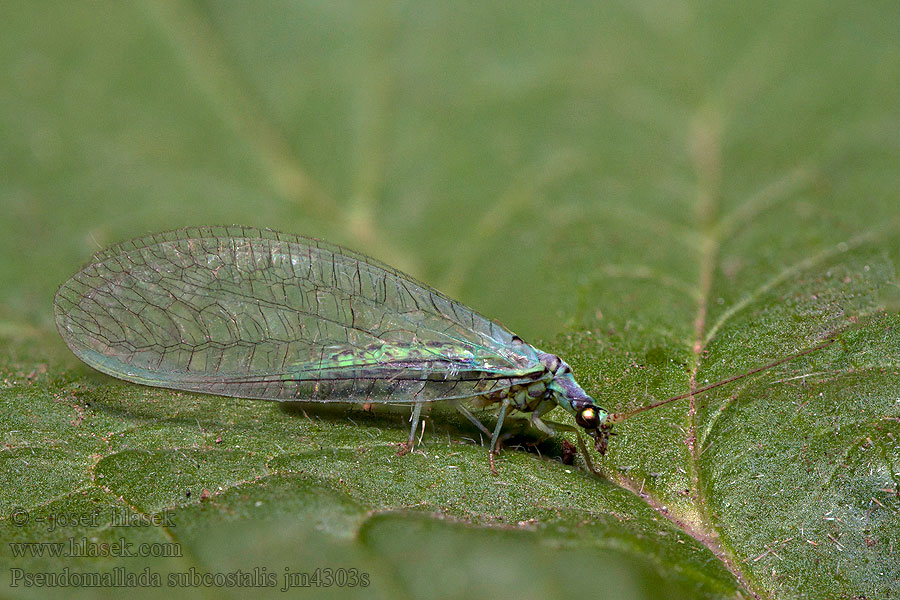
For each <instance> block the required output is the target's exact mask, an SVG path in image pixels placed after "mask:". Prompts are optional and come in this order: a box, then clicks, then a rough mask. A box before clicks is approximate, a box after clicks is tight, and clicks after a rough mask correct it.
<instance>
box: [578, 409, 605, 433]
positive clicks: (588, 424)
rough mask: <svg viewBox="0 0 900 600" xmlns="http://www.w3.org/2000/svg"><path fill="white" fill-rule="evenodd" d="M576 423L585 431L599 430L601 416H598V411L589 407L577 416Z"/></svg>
mask: <svg viewBox="0 0 900 600" xmlns="http://www.w3.org/2000/svg"><path fill="white" fill-rule="evenodd" d="M575 422H576V423H578V424H579V425H580V426H581V427H584V428H585V429H597V428H598V427H600V415H598V414H597V409H595V408H594V407H592V406H588V407H587V408H585V409H583V410H582V411H581V412H580V413H578V415H576V417H575Z"/></svg>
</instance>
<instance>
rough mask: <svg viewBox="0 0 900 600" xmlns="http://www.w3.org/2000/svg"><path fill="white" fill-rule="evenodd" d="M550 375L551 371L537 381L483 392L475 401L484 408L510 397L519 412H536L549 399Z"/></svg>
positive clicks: (511, 403) (475, 403)
mask: <svg viewBox="0 0 900 600" xmlns="http://www.w3.org/2000/svg"><path fill="white" fill-rule="evenodd" d="M549 376H550V374H549V373H545V375H544V376H543V377H541V378H540V379H537V380H536V381H531V382H529V383H520V384H516V385H511V386H509V387H504V388H502V389H498V390H496V391H494V392H489V393H486V394H482V395H481V396H479V397H478V398H476V399H475V400H474V402H473V403H474V405H475V406H476V407H478V408H484V407H486V406H490V405H491V404H496V403H499V402H503V401H504V400H506V399H507V398H508V399H509V401H510V406H511V407H512V408H514V409H516V410H518V411H519V412H534V411H535V410H536V409H537V407H538V406H539V405H540V404H541V403H542V402H544V401H545V400H546V399H547V381H546V379H547V377H549Z"/></svg>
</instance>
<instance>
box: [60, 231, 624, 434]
mask: <svg viewBox="0 0 900 600" xmlns="http://www.w3.org/2000/svg"><path fill="white" fill-rule="evenodd" d="M55 313H56V321H57V325H58V328H59V331H60V334H61V335H62V337H63V339H64V340H65V341H66V343H67V344H68V345H69V347H70V348H71V349H72V351H73V352H74V353H75V354H76V355H77V356H79V357H80V358H81V359H82V360H84V361H85V362H86V363H88V364H89V365H91V366H93V367H94V368H96V369H98V370H100V371H103V372H104V373H108V374H110V375H113V376H115V377H119V378H122V379H125V380H128V381H133V382H136V383H141V384H145V385H152V386H160V387H167V388H174V389H181V390H188V391H194V392H203V393H210V394H218V395H224V396H237V397H245V398H259V399H265V400H305V401H318V402H335V401H338V402H370V403H371V402H386V403H409V404H412V405H413V406H414V414H413V419H412V420H413V428H412V431H413V432H414V431H415V427H416V424H417V423H418V420H419V414H420V411H421V408H422V405H423V404H426V403H430V402H449V403H452V404H453V405H454V406H456V407H457V408H458V409H459V410H460V412H462V413H463V414H465V415H466V416H467V417H468V418H470V419H471V420H472V421H473V423H475V424H476V425H477V426H478V427H479V428H481V429H482V430H484V431H487V429H486V428H485V427H484V426H483V425H481V423H479V422H478V421H477V420H476V419H475V418H474V417H473V416H472V415H471V413H469V412H468V410H466V409H465V407H464V406H463V404H462V403H461V401H462V400H466V399H473V401H474V403H475V404H476V405H478V406H489V405H499V413H498V414H499V417H498V424H497V426H496V427H495V429H494V431H493V433H492V450H494V449H496V446H497V443H498V440H499V434H500V427H501V426H502V423H503V419H504V417H505V415H506V413H507V411H508V410H514V411H519V412H524V413H530V414H531V419H532V422H533V423H534V424H535V425H536V426H537V427H539V428H541V429H542V430H543V431H546V432H552V431H553V429H551V428H550V427H549V426H548V425H547V424H545V423H543V422H542V421H541V416H542V415H543V414H545V413H546V412H547V411H549V410H551V409H552V408H554V407H556V406H561V407H563V408H564V409H565V410H566V411H567V412H569V413H570V414H572V415H574V416H575V419H576V422H577V423H578V424H579V426H580V427H581V428H583V429H584V430H586V431H587V432H588V433H589V434H590V435H592V436H593V437H594V438H595V439H596V441H597V444H596V446H597V448H598V450H602V449H603V448H605V439H606V438H605V436H606V434H605V427H604V425H605V422H606V418H607V416H608V415H607V413H606V411H604V410H603V409H601V408H599V407H597V406H596V405H595V403H594V402H593V400H592V399H591V398H590V397H589V396H588V395H587V394H586V393H585V392H584V390H583V389H582V388H581V387H580V386H579V385H578V384H577V383H576V382H575V379H574V378H573V376H572V373H571V369H569V366H568V365H567V364H566V363H565V362H563V361H562V360H561V359H560V358H559V357H557V356H555V355H552V354H548V353H545V352H542V351H541V350H538V349H537V348H534V347H533V346H531V345H529V344H527V343H525V342H524V341H522V340H521V339H520V338H519V337H518V336H516V335H514V334H513V333H511V332H509V331H508V330H506V329H505V328H504V327H502V326H500V325H498V324H497V323H495V322H494V321H491V320H490V319H487V318H485V317H483V316H482V315H480V314H478V313H477V312H475V311H473V310H472V309H470V308H467V307H465V306H463V305H462V304H459V303H458V302H455V301H454V300H452V299H450V298H448V297H446V296H444V295H443V294H441V293H440V292H438V291H436V290H434V289H432V288H430V287H428V286H427V285H425V284H423V283H420V282H418V281H416V280H414V279H412V278H411V277H409V276H407V275H404V274H403V273H400V272H399V271H396V270H394V269H392V268H391V267H389V266H387V265H384V264H382V263H379V262H378V261H375V260H373V259H371V258H369V257H366V256H364V255H362V254H359V253H356V252H353V251H350V250H347V249H345V248H341V247H339V246H334V245H331V244H328V243H325V242H322V241H319V240H314V239H310V238H304V237H301V236H295V235H288V234H282V233H278V232H274V231H269V230H259V229H253V228H246V227H199V228H188V229H182V230H177V231H170V232H164V233H159V234H154V235H151V236H147V237H144V238H139V239H135V240H132V241H129V242H126V243H124V244H120V245H118V246H114V247H112V248H108V249H106V250H103V251H101V252H100V253H98V254H97V255H96V256H95V257H94V259H93V260H92V261H91V263H90V264H88V265H87V266H86V267H84V268H83V269H82V270H81V271H79V272H78V273H76V274H75V275H74V276H73V277H72V278H71V279H69V280H68V281H67V282H66V283H64V284H63V285H62V286H61V287H60V289H59V291H58V292H57V295H56V300H55ZM412 438H413V435H412V433H411V434H410V444H411V442H412Z"/></svg>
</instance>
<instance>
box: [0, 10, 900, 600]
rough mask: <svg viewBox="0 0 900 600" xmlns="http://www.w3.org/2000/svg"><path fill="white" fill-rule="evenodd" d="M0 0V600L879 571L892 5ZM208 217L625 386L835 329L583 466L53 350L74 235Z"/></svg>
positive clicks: (673, 383)
mask: <svg viewBox="0 0 900 600" xmlns="http://www.w3.org/2000/svg"><path fill="white" fill-rule="evenodd" d="M0 15H2V18H0V31H2V35H0V40H2V42H0V65H2V67H3V69H2V73H3V77H4V79H3V83H4V85H3V86H0V99H2V102H0V128H2V130H3V131H4V133H5V135H4V142H5V143H4V144H2V145H0V165H3V176H2V177H0V222H2V223H3V224H4V225H5V227H4V228H3V235H0V253H2V254H0V258H2V260H0V281H2V282H3V284H4V285H3V286H0V340H2V346H0V347H2V348H3V351H2V352H0V442H2V444H3V446H2V448H0V463H2V466H0V539H2V542H3V544H4V545H3V547H0V571H2V574H0V586H2V588H0V589H2V594H3V595H4V596H5V597H11V598H31V597H46V595H47V594H48V593H51V594H56V595H60V596H62V595H64V596H65V597H78V596H84V597H97V596H98V594H99V595H103V594H106V595H107V596H113V595H117V594H118V593H119V590H118V589H117V588H113V587H110V586H108V585H103V586H101V587H100V588H96V587H89V584H90V583H91V580H90V579H85V578H89V577H103V576H108V577H111V578H114V577H123V578H124V577H135V578H139V579H136V580H135V584H136V585H140V587H138V588H137V590H136V591H135V593H136V594H137V595H143V596H146V597H160V596H163V595H167V596H171V595H172V594H179V592H181V591H182V590H184V591H185V592H186V593H189V594H196V593H202V594H205V595H207V596H209V597H215V598H220V597H223V596H233V597H244V596H245V595H246V594H247V593H250V592H252V593H254V594H261V595H263V596H266V595H268V596H277V597H283V596H284V593H283V592H281V591H280V590H281V589H282V587H283V586H284V585H285V582H286V581H287V583H290V584H292V585H294V586H296V587H297V588H298V589H299V590H300V593H303V594H307V595H309V594H313V595H318V596H335V597H345V596H347V595H356V596H360V597H372V596H375V597H381V598H398V597H399V598H405V597H409V598H413V597H423V596H426V595H427V596H429V597H447V598H450V597H472V598H485V597H490V598H503V597H515V598H546V597H552V596H557V595H559V596H561V595H563V594H566V595H572V596H589V597H609V598H673V597H684V598H686V597H690V598H753V597H759V598H823V599H824V598H829V599H830V598H851V597H867V598H891V597H895V596H897V595H898V593H900V566H898V565H900V561H898V560H897V558H896V552H897V551H896V548H900V493H898V490H900V403H898V400H897V391H896V390H897V389H898V387H900V369H898V364H897V358H896V357H897V356H898V355H900V353H898V351H900V335H898V333H897V332H898V331H900V329H898V326H900V318H898V308H900V280H898V274H897V271H896V265H897V264H898V261H900V236H898V233H900V219H898V210H897V207H898V206H900V203H898V195H900V136H898V131H900V110H898V103H897V98H898V97H900V6H898V5H897V4H896V3H894V2H874V3H867V4H866V5H865V6H861V5H859V4H855V3H854V4H851V3H848V2H837V3H835V2H824V1H815V2H813V1H802V0H799V1H793V2H787V3H785V2H781V3H774V2H771V3H755V4H752V5H746V4H734V3H729V4H725V3H653V2H643V3H634V2H632V3H620V4H618V5H615V6H614V5H608V4H600V5H598V4H593V3H568V4H565V5H562V4H559V3H546V4H538V3H524V4H523V3H518V2H509V3H471V4H466V5H463V4H456V3H452V4H451V3H422V2H417V3H408V4H404V3H350V2H345V3H341V2H322V3H296V2H268V3H263V4H260V3H255V4H254V5H253V7H252V8H250V7H249V6H248V5H243V4H226V3H212V2H190V1H187V2H184V1H183V2H177V1H168V0H159V1H156V2H147V3H134V4H125V3H118V2H90V3H88V2H83V3H81V2H67V3H62V4H59V5H57V4H55V3H30V2H29V3H7V5H5V6H4V7H3V8H2V9H0ZM230 223H241V224H247V225H252V226H269V227H273V228H276V229H279V230H283V231H289V232H296V233H303V234H307V235H313V236H316V237H321V238H325V239H328V240H330V241H333V242H336V243H341V244H345V245H348V246H350V247H353V248H354V249H356V250H359V251H362V252H365V253H367V254H371V255H373V256H376V257H377V258H379V259H382V260H384V261H386V262H388V263H390V264H393V265H395V266H397V267H398V268H401V269H403V270H405V271H407V272H409V273H410V274H412V275H413V276H415V277H417V278H420V279H422V280H424V281H426V282H428V283H430V284H432V285H435V286H436V287H438V288H440V289H442V290H443V291H445V292H447V293H449V294H451V295H453V296H455V297H457V298H458V299H459V300H461V301H463V302H464V303H466V304H468V305H470V306H472V307H473V308H474V309H476V310H478V311H480V312H482V313H484V314H486V315H489V316H491V317H493V318H496V319H498V320H499V321H502V322H503V323H504V324H506V325H507V326H508V327H510V328H511V329H512V330H513V331H516V332H517V333H518V334H519V335H521V336H523V337H524V338H525V339H528V340H529V341H531V342H533V343H534V344H535V345H537V346H539V347H541V348H543V349H545V350H549V351H554V352H556V353H559V354H560V355H561V356H563V357H564V358H565V359H566V360H567V361H569V362H570V363H571V364H572V365H573V367H574V369H575V371H576V373H577V376H578V379H579V381H580V382H581V383H582V385H583V386H584V387H585V388H586V389H587V390H588V391H589V392H590V393H591V394H592V395H593V396H594V397H595V398H596V399H597V400H598V401H599V402H600V403H601V404H602V405H604V406H605V407H607V408H608V409H610V410H612V411H617V412H623V411H627V410H630V409H634V408H637V407H639V406H643V405H646V404H649V403H651V402H653V401H656V400H661V399H664V398H666V397H668V396H671V395H677V394H681V393H684V392H686V391H688V390H689V389H691V387H692V386H693V387H695V388H696V387H700V386H702V385H704V384H706V383H709V382H714V381H717V380H719V379H721V378H725V377H729V376H732V375H735V374H738V373H742V372H745V371H747V370H750V369H753V368H756V367H759V366H762V365H765V364H768V363H770V362H772V361H775V360H777V359H780V358H782V357H785V356H789V355H791V354H794V353H797V352H801V351H803V350H805V349H808V348H811V347H813V346H815V345H817V344H819V343H820V342H821V341H822V340H823V339H826V338H828V337H829V336H831V335H833V334H835V333H836V332H843V333H842V335H841V336H840V338H839V340H838V342H836V343H835V344H833V345H831V346H829V347H828V348H826V349H823V350H821V351H818V352H815V353H812V354H809V355H807V356H804V357H802V358H798V359H797V360H794V361H791V362H789V363H785V364H782V365H780V366H778V367H776V368H774V369H772V370H771V371H767V372H765V373H760V374H758V375H754V376H752V377H749V378H747V379H743V380H741V381H738V382H735V383H732V384H729V385H727V386H723V387H721V388H717V389H716V390H713V391H711V392H709V393H706V394H703V395H699V396H696V397H694V398H693V399H692V400H684V401H681V402H675V403H672V404H669V405H667V406H664V407H661V408H658V409H656V410H654V411H651V412H647V413H642V414H640V415H638V416H635V417H634V418H632V419H631V420H629V421H627V422H625V423H623V424H622V425H620V426H617V428H616V432H617V434H618V435H617V436H615V437H614V438H613V440H612V443H611V447H610V451H609V453H608V454H607V456H605V457H604V458H602V459H599V458H596V457H595V463H596V465H597V467H598V470H599V471H600V472H601V473H602V475H601V476H596V475H592V474H590V473H588V472H587V471H586V470H585V469H584V468H583V465H582V464H581V463H580V462H578V463H576V465H571V466H567V465H564V464H562V462H561V460H560V459H561V458H562V456H563V454H564V453H565V451H564V449H563V447H562V445H561V441H560V440H549V441H542V440H541V439H540V437H539V436H538V435H536V434H535V433H534V432H533V431H528V430H525V428H520V427H512V430H514V431H515V432H516V435H515V436H514V437H513V438H511V440H510V441H509V442H508V447H507V449H506V450H505V451H504V452H503V453H502V454H501V457H500V459H499V460H498V466H499V471H500V473H499V475H497V476H494V475H492V474H491V472H490V469H489V467H488V461H487V451H486V449H485V448H484V447H482V444H481V443H480V442H483V441H484V440H479V435H478V431H477V430H475V429H474V428H473V427H471V426H470V425H468V424H467V423H466V422H465V421H464V420H461V419H460V418H458V417H456V416H454V415H452V414H448V413H447V412H446V411H443V410H440V409H438V410H435V411H434V413H433V414H431V415H430V416H429V418H428V419H427V421H426V428H425V432H424V435H423V438H422V443H421V446H420V448H419V450H417V451H416V452H414V453H411V454H409V455H406V456H402V457H401V456H397V442H399V441H401V440H402V439H404V438H405V435H406V432H405V430H406V428H407V427H408V424H407V421H406V418H407V414H406V412H405V411H404V410H400V409H397V410H391V409H384V410H383V409H382V408H381V407H379V408H378V409H377V412H375V413H372V412H369V411H365V410H363V409H362V408H360V407H345V406H340V407H336V406H325V407H315V406H313V407H310V406H304V407H293V406H288V405H280V404H271V403H264V402H253V401H249V400H233V399H225V398H217V397H210V396H194V395H190V394H183V393H178V392H172V391H168V390H159V389H149V388H143V387H140V386H136V385H129V384H126V383H123V382H120V381H117V380H113V379H111V378H108V377H105V376H103V375H100V374H99V373H96V372H94V371H92V370H90V369H89V368H88V367H86V366H84V365H82V364H80V363H79V362H78V361H77V360H76V359H75V358H74V357H73V356H72V355H71V354H70V353H69V352H68V350H67V349H66V348H65V346H64V344H63V342H62V341H61V340H60V339H59V336H58V335H57V334H56V331H55V326H54V323H53V320H52V298H53V293H54V291H55V289H56V286H58V285H59V284H60V283H61V282H63V281H64V280H65V279H66V278H67V277H68V276H70V275H71V274H72V273H73V272H75V270H76V269H78V268H79V267H80V265H81V264H83V263H84V262H86V261H87V260H88V258H89V256H90V255H91V253H92V252H93V251H95V250H97V249H98V248H99V247H102V246H105V245H108V244H111V243H114V242H118V241H122V240H125V239H128V238H129V237H134V236H138V235H141V234H144V233H147V232H152V231H158V230H163V229H169V228H175V227H181V226H185V225H195V224H230ZM486 418H487V419H488V420H489V419H490V417H486ZM558 418H559V419H560V420H561V421H563V420H565V419H566V416H565V415H561V416H558ZM570 441H572V440H571V439H570ZM578 460H579V461H580V460H581V459H578ZM33 542H41V543H51V544H62V546H60V547H57V546H48V545H44V546H35V545H31V546H28V545H24V546H23V545H21V544H23V543H33ZM69 544H71V546H69ZM104 544H106V545H104ZM129 544H130V546H129ZM141 544H147V545H146V546H140V545H141ZM124 548H128V549H129V550H130V551H131V552H140V550H141V549H144V550H147V551H148V552H150V553H151V554H160V553H163V554H166V553H169V554H172V553H174V554H176V556H141V557H137V556H124V555H123V549H124ZM57 550H59V551H61V552H64V553H65V552H69V554H70V555H69V556H65V557H64V558H60V557H54V556H52V555H51V553H52V552H56V551H57ZM73 550H74V551H80V550H83V552H82V554H85V553H88V554H91V553H93V554H97V553H101V554H103V555H102V556H78V557H73V556H71V551H73ZM41 552H43V553H44V554H43V555H40V553H41ZM153 576H157V577H159V582H158V583H159V585H158V586H156V587H154V586H153V585H152V584H153V583H155V582H154V581H153ZM140 578H143V579H140ZM53 582H55V583H56V584H61V586H52V583H53ZM364 582H365V584H366V585H363V583H364ZM101 583H102V582H101ZM106 583H110V581H106ZM304 584H305V585H306V586H308V587H302V588H301V587H300V586H302V585H304ZM251 585H253V586H254V587H253V588H251V587H249V586H251Z"/></svg>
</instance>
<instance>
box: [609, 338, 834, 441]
mask: <svg viewBox="0 0 900 600" xmlns="http://www.w3.org/2000/svg"><path fill="white" fill-rule="evenodd" d="M838 337H840V334H834V335H832V336H831V337H830V338H828V339H827V340H826V341H824V342H822V343H821V344H819V345H818V346H813V347H812V348H807V349H806V350H803V351H802V352H798V353H796V354H792V355H790V356H786V357H784V358H780V359H778V360H776V361H775V362H770V363H769V364H767V365H763V366H761V367H757V368H755V369H751V370H749V371H747V372H746V373H741V374H740V375H734V376H733V377H729V378H727V379H722V380H720V381H717V382H715V383H710V384H709V385H704V386H703V387H699V388H697V389H696V390H692V391H690V392H686V393H684V394H679V395H677V396H672V397H671V398H666V399H665V400H661V401H659V402H654V403H653V404H648V405H647V406H642V407H640V408H636V409H634V410H630V411H628V412H624V413H613V414H611V415H609V416H608V417H607V418H606V423H608V424H610V425H612V424H613V423H621V422H622V421H624V420H626V419H630V418H631V417H633V416H634V415H636V414H639V413H642V412H644V411H645V410H650V409H651V408H656V407H657V406H662V405H664V404H668V403H670V402H675V401H676V400H684V399H685V398H690V397H691V396H696V395H697V394H702V393H703V392H708V391H709V390H711V389H713V388H717V387H720V386H723V385H726V384H729V383H731V382H733V381H739V380H741V379H744V378H745V377H750V376H751V375H755V374H756V373H760V372H762V371H766V370H768V369H771V368H773V367H777V366H778V365H783V364H784V363H786V362H790V361H792V360H794V359H797V358H800V357H801V356H806V355H807V354H812V353H813V352H816V351H818V350H822V349H823V348H827V347H828V346H830V345H832V344H833V343H835V342H836V341H837V340H838Z"/></svg>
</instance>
